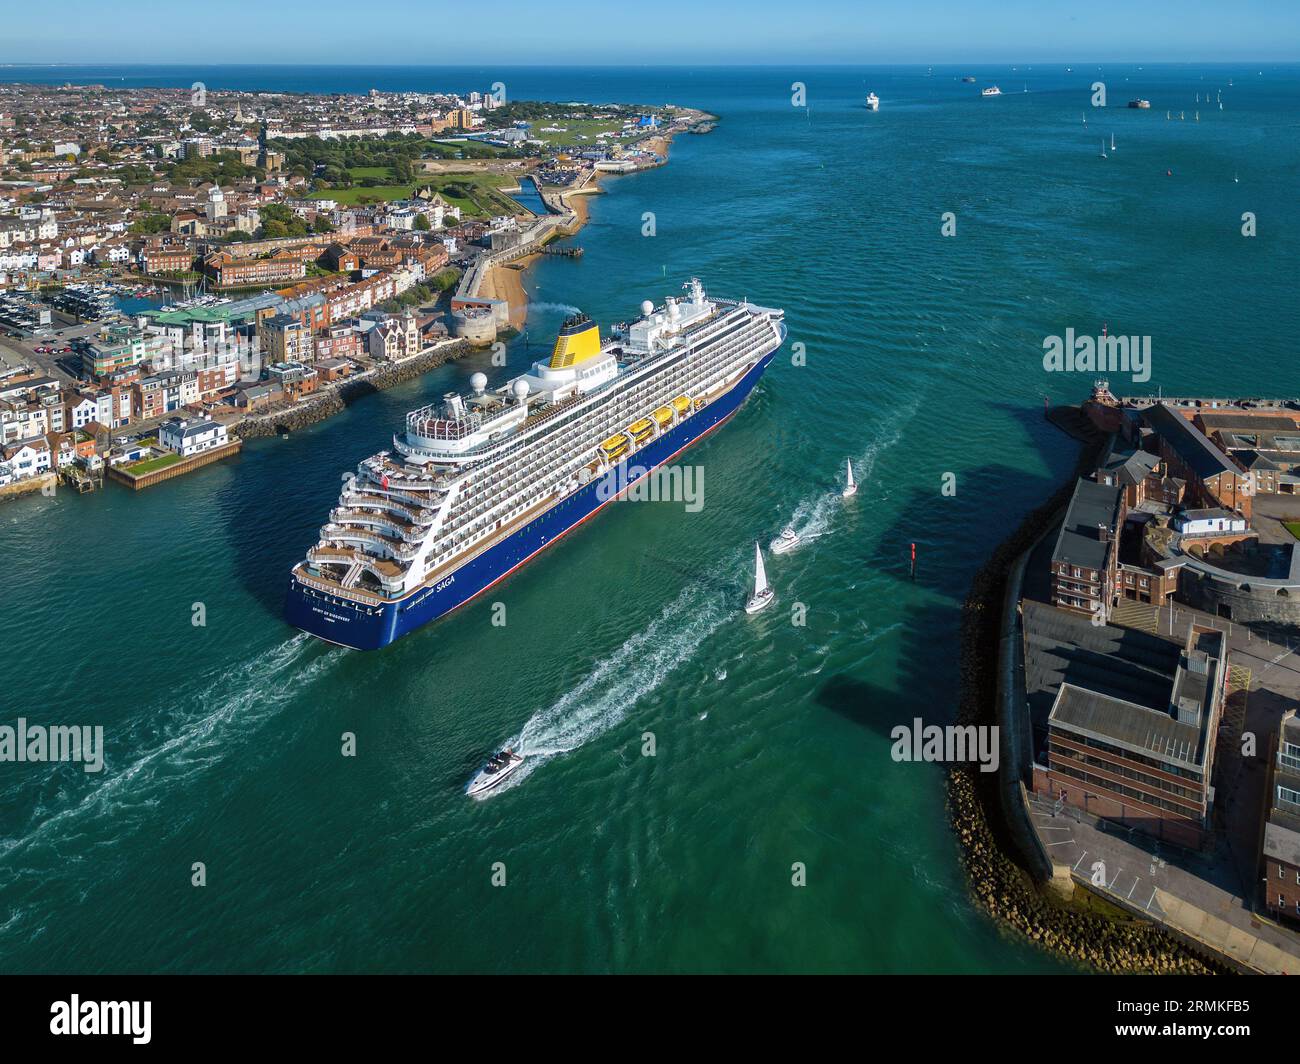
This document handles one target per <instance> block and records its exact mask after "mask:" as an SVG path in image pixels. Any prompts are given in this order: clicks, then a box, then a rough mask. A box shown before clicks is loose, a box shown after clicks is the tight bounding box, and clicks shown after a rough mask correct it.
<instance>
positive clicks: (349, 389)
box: [233, 341, 474, 440]
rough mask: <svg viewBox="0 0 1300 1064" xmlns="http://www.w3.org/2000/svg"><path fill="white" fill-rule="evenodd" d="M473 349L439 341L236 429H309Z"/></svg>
mask: <svg viewBox="0 0 1300 1064" xmlns="http://www.w3.org/2000/svg"><path fill="white" fill-rule="evenodd" d="M472 350H474V347H473V345H472V344H470V343H467V342H460V341H450V342H447V343H443V344H439V345H438V346H437V347H431V348H429V349H428V350H426V351H421V352H420V353H419V354H418V355H413V356H412V357H410V358H408V359H405V360H404V361H402V362H394V363H392V364H391V365H387V366H381V367H380V368H379V369H376V370H373V371H371V372H369V373H367V374H365V375H364V376H359V377H356V378H354V379H352V380H345V381H340V382H339V383H338V384H333V385H330V386H329V389H328V391H322V392H319V393H317V394H316V395H314V396H312V398H310V399H305V400H303V401H302V402H301V403H298V404H296V405H294V406H291V407H288V408H287V409H284V410H276V411H272V412H270V413H266V414H254V415H251V416H249V417H246V418H244V420H243V421H241V422H240V423H239V424H238V425H236V426H235V427H234V429H233V431H234V432H235V433H237V434H238V435H239V436H241V437H242V438H244V439H246V440H247V439H256V438H257V437H259V436H274V435H276V433H278V432H280V430H281V429H286V430H289V431H293V430H296V429H303V428H306V427H307V426H308V425H314V424H316V423H317V422H318V421H324V420H325V419H326V418H329V417H333V416H334V415H335V414H337V413H339V412H340V411H342V410H343V408H344V407H345V406H347V405H348V404H350V403H354V402H356V401H357V400H358V399H360V398H361V397H362V396H366V395H373V394H374V393H375V392H382V391H384V390H385V389H387V388H392V387H393V386H395V385H398V384H404V383H406V382H407V381H409V380H414V379H415V378H416V377H419V376H421V375H423V374H425V373H428V372H429V370H431V369H437V368H438V367H439V366H441V365H442V364H443V363H445V362H450V361H451V360H452V359H456V358H462V357H464V356H465V355H467V354H469V353H470V352H471V351H472Z"/></svg>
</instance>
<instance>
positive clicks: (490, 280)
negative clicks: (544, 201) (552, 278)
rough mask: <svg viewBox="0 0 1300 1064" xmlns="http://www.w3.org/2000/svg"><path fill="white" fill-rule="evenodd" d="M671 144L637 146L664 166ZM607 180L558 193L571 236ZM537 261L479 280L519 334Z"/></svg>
mask: <svg viewBox="0 0 1300 1064" xmlns="http://www.w3.org/2000/svg"><path fill="white" fill-rule="evenodd" d="M698 116H699V118H701V119H703V118H708V117H712V116H708V115H705V114H704V112H698ZM672 142H673V137H672V136H666V135H659V136H654V137H650V138H648V139H647V140H645V141H643V142H642V144H641V145H640V146H641V147H642V148H643V149H644V150H646V151H649V152H653V153H654V154H655V155H658V156H661V157H662V158H663V159H664V161H665V162H667V160H668V154H669V151H670V149H671V147H672ZM635 172H636V171H633V173H635ZM609 176H611V175H609V174H605V173H600V172H597V173H594V174H593V175H592V177H591V178H590V180H588V181H587V183H586V184H585V185H584V186H583V187H582V188H580V189H574V190H571V191H567V192H562V193H560V202H561V203H563V204H564V205H565V206H566V207H568V208H569V209H570V210H572V211H573V213H574V216H575V218H576V221H577V224H576V226H575V227H574V230H573V231H574V232H577V231H579V230H581V229H582V227H583V226H585V225H586V224H587V220H588V219H589V218H590V216H591V205H590V203H589V202H588V201H589V199H590V198H591V197H592V196H598V195H600V181H601V179H602V178H605V177H609ZM613 176H620V175H613ZM540 257H541V256H540V255H529V256H527V257H526V258H522V259H517V260H515V261H514V262H509V263H505V264H503V265H501V266H494V267H492V269H490V270H489V271H488V273H487V276H486V277H485V278H484V279H483V288H484V291H483V292H482V295H484V296H485V297H488V298H491V299H504V300H505V301H506V302H507V303H508V304H509V305H510V324H511V326H512V327H513V328H515V329H518V330H522V329H523V327H524V323H525V322H526V321H527V320H528V294H527V293H526V292H525V291H524V280H523V272H524V270H526V269H527V268H528V267H529V266H531V265H532V264H533V263H534V262H536V261H537V259H539V258H540Z"/></svg>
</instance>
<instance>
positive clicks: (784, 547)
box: [768, 525, 800, 554]
mask: <svg viewBox="0 0 1300 1064" xmlns="http://www.w3.org/2000/svg"><path fill="white" fill-rule="evenodd" d="M799 543H800V539H799V533H798V532H796V531H795V530H794V526H793V525H786V526H785V528H783V529H782V530H781V534H780V535H779V536H777V537H776V539H774V540H772V542H771V543H770V544H769V545H768V549H769V550H771V552H772V553H773V554H785V553H786V552H787V551H792V550H794V549H795V547H797V546H799Z"/></svg>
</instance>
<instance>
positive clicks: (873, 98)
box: [867, 92, 880, 111]
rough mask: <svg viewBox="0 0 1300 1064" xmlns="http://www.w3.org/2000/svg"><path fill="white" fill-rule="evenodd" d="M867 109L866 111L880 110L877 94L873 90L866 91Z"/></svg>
mask: <svg viewBox="0 0 1300 1064" xmlns="http://www.w3.org/2000/svg"><path fill="white" fill-rule="evenodd" d="M867 110H868V111H879V110H880V97H879V96H877V95H876V94H875V93H874V92H869V93H867Z"/></svg>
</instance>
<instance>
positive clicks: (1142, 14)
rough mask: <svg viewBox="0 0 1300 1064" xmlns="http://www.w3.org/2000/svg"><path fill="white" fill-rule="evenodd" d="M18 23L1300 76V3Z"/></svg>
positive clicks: (584, 59)
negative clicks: (1260, 66) (1206, 68)
mask: <svg viewBox="0 0 1300 1064" xmlns="http://www.w3.org/2000/svg"><path fill="white" fill-rule="evenodd" d="M8 8H9V9H8V11H6V13H5V15H4V16H3V19H2V20H0V63H6V64H30V63H180V64H183V63H185V62H186V61H193V62H195V63H203V64H222V63H275V64H285V63H288V64H295V63H302V64H311V63H349V64H357V65H365V66H375V65H380V66H382V65H408V64H410V65H446V64H453V65H454V64H472V63H477V62H481V61H483V60H485V59H490V60H492V61H494V62H498V63H503V64H507V63H508V64H537V65H572V64H581V65H611V64H620V63H636V64H656V63H669V64H693V65H702V64H710V63H718V64H732V63H752V64H775V65H785V64H797V63H827V64H833V63H848V64H863V65H869V64H874V63H945V62H968V61H981V62H985V63H989V62H999V61H1005V62H1027V63H1028V62H1066V63H1068V62H1076V61H1084V60H1092V61H1099V62H1117V61H1137V62H1142V61H1145V62H1188V61H1201V62H1214V61H1221V62H1231V61H1238V60H1258V61H1265V62H1288V61H1296V60H1300V0H1227V2H1209V0H747V2H738V0H651V2H649V3H637V4H631V3H628V2H627V0H564V2H563V3H559V4H543V3H540V2H538V0H492V2H490V3H463V2H461V3H455V4H447V3H445V2H442V0H424V2H420V3H413V2H406V3H401V2H396V0H367V2H365V3H364V4H360V3H357V2H355V0H349V2H343V0H313V2H311V3H297V2H292V0H289V2H285V0H279V2H267V0H213V2H207V3H202V2H200V3H195V2H190V3H178V2H175V0H173V2H170V3H164V2H161V0H52V2H50V3H46V4H17V3H15V4H11V5H8ZM345 27H346V29H345Z"/></svg>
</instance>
